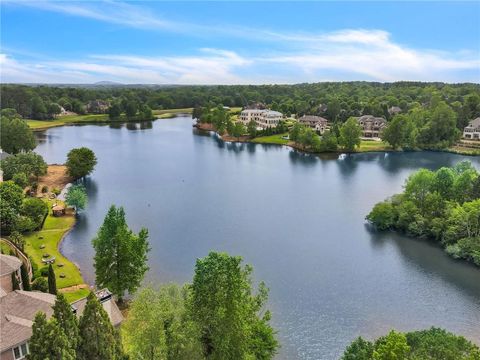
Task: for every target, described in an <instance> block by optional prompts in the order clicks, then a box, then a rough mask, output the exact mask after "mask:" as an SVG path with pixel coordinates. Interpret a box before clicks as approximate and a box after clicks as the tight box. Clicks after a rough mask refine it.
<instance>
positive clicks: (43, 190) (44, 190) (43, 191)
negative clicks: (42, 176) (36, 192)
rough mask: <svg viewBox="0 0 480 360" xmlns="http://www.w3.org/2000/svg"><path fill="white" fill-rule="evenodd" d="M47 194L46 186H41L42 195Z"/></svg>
mask: <svg viewBox="0 0 480 360" xmlns="http://www.w3.org/2000/svg"><path fill="white" fill-rule="evenodd" d="M47 192H48V186H47V185H43V186H42V193H44V194H45V193H47Z"/></svg>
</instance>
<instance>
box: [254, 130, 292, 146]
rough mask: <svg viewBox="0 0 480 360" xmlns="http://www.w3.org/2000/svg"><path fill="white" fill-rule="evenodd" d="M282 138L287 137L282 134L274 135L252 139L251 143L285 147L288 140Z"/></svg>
mask: <svg viewBox="0 0 480 360" xmlns="http://www.w3.org/2000/svg"><path fill="white" fill-rule="evenodd" d="M284 136H288V133H284V134H275V135H269V136H259V137H256V138H254V139H252V142H254V143H257V144H277V145H287V144H288V140H287V139H284V138H283V137H284Z"/></svg>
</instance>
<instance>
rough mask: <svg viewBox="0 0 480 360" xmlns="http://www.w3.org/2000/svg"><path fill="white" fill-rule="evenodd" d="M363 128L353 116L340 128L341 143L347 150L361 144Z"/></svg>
mask: <svg viewBox="0 0 480 360" xmlns="http://www.w3.org/2000/svg"><path fill="white" fill-rule="evenodd" d="M361 135H362V130H361V128H360V125H358V122H357V119H355V118H353V117H351V118H349V119H348V120H347V122H346V123H345V124H343V125H342V127H341V128H340V139H339V142H340V145H342V146H343V147H344V149H345V150H346V151H353V150H355V147H357V146H359V145H360V136H361Z"/></svg>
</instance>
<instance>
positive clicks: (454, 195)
mask: <svg viewBox="0 0 480 360" xmlns="http://www.w3.org/2000/svg"><path fill="white" fill-rule="evenodd" d="M479 177H480V176H479V174H478V172H477V171H476V170H475V169H474V168H473V167H472V166H471V164H470V163H469V162H461V163H459V164H457V165H456V166H454V167H453V168H441V169H439V170H437V171H435V172H432V171H430V170H427V169H421V170H419V171H417V172H415V173H414V174H412V175H411V176H410V177H409V178H408V179H407V181H406V183H405V191H404V193H403V194H400V195H396V196H394V197H392V198H391V199H389V200H387V201H384V202H381V203H378V204H377V205H375V206H374V208H373V209H372V211H371V212H370V213H369V214H368V215H367V217H366V219H367V220H368V221H370V222H371V223H372V224H373V225H374V226H375V227H376V228H378V229H379V230H388V229H395V230H399V231H402V232H405V233H407V234H409V235H413V236H417V237H425V238H431V239H434V240H436V241H438V242H440V243H441V244H442V245H443V246H444V247H445V250H446V251H447V253H448V254H450V255H451V256H453V257H454V258H462V259H466V260H468V261H471V262H473V263H474V264H476V265H479V266H480V222H479V220H478V219H479V218H480V199H479V198H478V194H477V192H476V191H475V190H474V189H475V187H476V186H477V182H478V178H479Z"/></svg>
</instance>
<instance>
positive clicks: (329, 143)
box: [320, 130, 338, 152]
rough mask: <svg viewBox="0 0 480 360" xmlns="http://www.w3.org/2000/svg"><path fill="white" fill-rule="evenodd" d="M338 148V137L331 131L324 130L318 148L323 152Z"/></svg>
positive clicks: (333, 150)
mask: <svg viewBox="0 0 480 360" xmlns="http://www.w3.org/2000/svg"><path fill="white" fill-rule="evenodd" d="M337 149H338V139H337V137H336V135H335V132H333V131H331V130H330V131H325V133H324V134H323V135H322V139H321V141H320V150H321V151H325V152H335V151H337Z"/></svg>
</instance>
